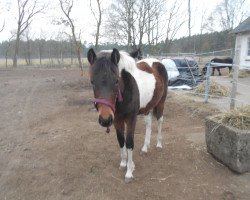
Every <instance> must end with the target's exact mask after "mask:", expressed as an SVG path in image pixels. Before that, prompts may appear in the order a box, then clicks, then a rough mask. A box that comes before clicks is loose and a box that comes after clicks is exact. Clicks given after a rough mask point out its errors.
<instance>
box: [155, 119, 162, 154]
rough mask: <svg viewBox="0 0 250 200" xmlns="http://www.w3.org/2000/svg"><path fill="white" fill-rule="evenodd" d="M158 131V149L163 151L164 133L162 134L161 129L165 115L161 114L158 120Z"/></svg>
mask: <svg viewBox="0 0 250 200" xmlns="http://www.w3.org/2000/svg"><path fill="white" fill-rule="evenodd" d="M157 122H158V133H157V144H156V149H157V150H158V151H161V149H162V134H161V130H162V122H163V116H161V117H160V118H159V119H158V120H157Z"/></svg>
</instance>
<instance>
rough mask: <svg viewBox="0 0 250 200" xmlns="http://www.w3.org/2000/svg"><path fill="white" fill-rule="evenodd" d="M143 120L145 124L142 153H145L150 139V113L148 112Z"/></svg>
mask: <svg viewBox="0 0 250 200" xmlns="http://www.w3.org/2000/svg"><path fill="white" fill-rule="evenodd" d="M144 120H145V124H146V134H145V140H144V145H143V147H142V153H147V152H148V147H149V145H150V139H151V124H152V113H151V112H150V113H149V114H148V115H146V116H145V117H144Z"/></svg>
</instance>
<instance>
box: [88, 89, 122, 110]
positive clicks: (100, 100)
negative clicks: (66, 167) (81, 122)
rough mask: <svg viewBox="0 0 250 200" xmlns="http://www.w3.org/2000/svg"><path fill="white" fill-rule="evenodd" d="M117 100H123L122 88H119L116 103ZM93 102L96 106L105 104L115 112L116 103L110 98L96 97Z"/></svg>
mask: <svg viewBox="0 0 250 200" xmlns="http://www.w3.org/2000/svg"><path fill="white" fill-rule="evenodd" d="M116 100H118V102H122V101H123V98H122V93H121V90H120V88H118V93H117V95H116V99H115V103H116ZM92 102H93V103H94V105H95V107H96V106H97V104H103V105H105V106H108V107H110V108H111V110H112V111H113V112H114V113H115V103H112V102H110V101H109V100H108V99H103V98H95V99H93V101H92Z"/></svg>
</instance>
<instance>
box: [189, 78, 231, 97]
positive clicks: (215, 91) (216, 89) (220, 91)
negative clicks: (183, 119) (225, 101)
mask: <svg viewBox="0 0 250 200" xmlns="http://www.w3.org/2000/svg"><path fill="white" fill-rule="evenodd" d="M205 87H206V82H205V81H204V82H203V83H201V84H200V85H197V86H196V87H195V88H194V95H197V96H200V95H204V94H205ZM229 94H230V91H229V88H228V87H225V86H223V85H221V84H219V83H217V82H215V81H211V82H210V86H209V95H210V96H209V97H215V98H216V97H217V98H218V97H221V96H222V97H227V96H229Z"/></svg>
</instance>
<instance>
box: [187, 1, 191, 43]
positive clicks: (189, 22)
mask: <svg viewBox="0 0 250 200" xmlns="http://www.w3.org/2000/svg"><path fill="white" fill-rule="evenodd" d="M188 37H189V40H190V37H191V0H188Z"/></svg>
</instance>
